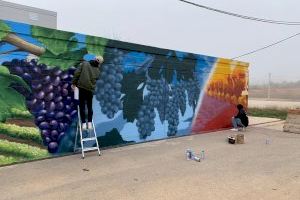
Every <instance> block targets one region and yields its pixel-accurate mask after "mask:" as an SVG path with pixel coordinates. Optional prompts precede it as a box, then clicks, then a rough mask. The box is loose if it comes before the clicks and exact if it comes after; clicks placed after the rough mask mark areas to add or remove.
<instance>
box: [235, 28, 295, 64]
mask: <svg viewBox="0 0 300 200" xmlns="http://www.w3.org/2000/svg"><path fill="white" fill-rule="evenodd" d="M298 35H300V33H296V34H294V35H292V36H289V37H287V38H284V39H282V40H279V41H277V42H274V43H272V44H269V45H267V46H264V47H262V48H259V49H256V50H253V51H250V52H248V53H245V54H242V55H239V56H236V57H234V58H232V60H234V59H237V58H240V57H243V56H247V55H249V54H253V53H256V52H258V51H261V50H264V49H267V48H269V47H272V46H275V45H277V44H279V43H282V42H284V41H286V40H289V39H291V38H293V37H296V36H298Z"/></svg>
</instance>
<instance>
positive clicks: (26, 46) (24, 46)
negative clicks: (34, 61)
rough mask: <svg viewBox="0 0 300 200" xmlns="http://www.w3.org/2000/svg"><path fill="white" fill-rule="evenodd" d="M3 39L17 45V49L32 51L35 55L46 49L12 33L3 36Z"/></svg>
mask: <svg viewBox="0 0 300 200" xmlns="http://www.w3.org/2000/svg"><path fill="white" fill-rule="evenodd" d="M3 41H5V42H8V43H10V44H12V45H14V46H16V47H18V48H19V49H21V50H24V51H27V52H29V53H32V54H34V55H36V56H40V55H42V54H43V53H45V51H46V49H45V48H43V47H39V46H37V45H34V44H31V43H29V42H27V41H25V40H23V39H22V38H20V37H18V36H17V35H15V34H13V33H8V34H7V36H6V37H5V38H3Z"/></svg>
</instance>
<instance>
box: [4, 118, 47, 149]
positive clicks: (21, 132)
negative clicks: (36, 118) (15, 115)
mask: <svg viewBox="0 0 300 200" xmlns="http://www.w3.org/2000/svg"><path fill="white" fill-rule="evenodd" d="M0 134H5V135H8V136H10V137H14V138H20V139H24V140H29V141H34V142H37V143H39V144H41V143H42V137H41V134H40V131H39V129H37V128H33V127H21V126H17V125H14V124H5V123H0Z"/></svg>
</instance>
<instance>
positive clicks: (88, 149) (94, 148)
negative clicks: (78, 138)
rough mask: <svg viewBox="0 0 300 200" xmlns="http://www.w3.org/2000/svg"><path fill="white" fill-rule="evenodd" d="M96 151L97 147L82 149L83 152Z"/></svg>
mask: <svg viewBox="0 0 300 200" xmlns="http://www.w3.org/2000/svg"><path fill="white" fill-rule="evenodd" d="M96 149H97V150H98V147H88V148H83V149H82V150H83V151H92V150H96Z"/></svg>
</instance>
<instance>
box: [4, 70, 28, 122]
mask: <svg viewBox="0 0 300 200" xmlns="http://www.w3.org/2000/svg"><path fill="white" fill-rule="evenodd" d="M11 83H18V84H21V85H22V86H24V87H26V88H29V86H28V85H27V84H26V83H25V82H24V80H23V79H21V78H20V77H19V76H16V75H12V74H10V73H9V71H8V69H7V68H6V67H4V66H0V110H1V112H0V121H4V120H5V119H6V117H8V116H10V114H11V113H10V112H11V110H12V109H13V108H14V109H19V110H22V111H25V110H26V106H25V98H24V96H23V95H21V94H20V93H18V92H17V91H15V90H14V89H13V88H11V87H9V86H10V84H11Z"/></svg>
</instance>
